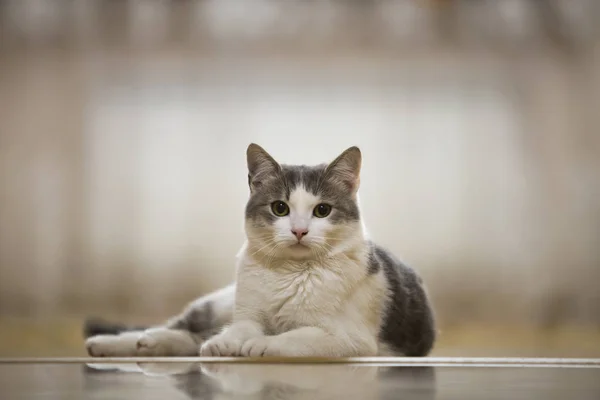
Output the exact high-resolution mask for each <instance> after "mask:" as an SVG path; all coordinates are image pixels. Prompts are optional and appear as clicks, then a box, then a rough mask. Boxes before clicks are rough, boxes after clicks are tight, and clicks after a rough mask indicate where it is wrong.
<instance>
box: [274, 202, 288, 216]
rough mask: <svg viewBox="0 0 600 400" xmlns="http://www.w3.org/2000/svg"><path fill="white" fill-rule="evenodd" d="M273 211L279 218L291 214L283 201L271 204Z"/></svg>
mask: <svg viewBox="0 0 600 400" xmlns="http://www.w3.org/2000/svg"><path fill="white" fill-rule="evenodd" d="M271 211H273V214H275V215H277V216H278V217H285V216H286V215H288V214H289V213H290V208H289V207H288V205H287V204H285V203H284V202H283V201H281V200H277V201H274V202H273V203H271Z"/></svg>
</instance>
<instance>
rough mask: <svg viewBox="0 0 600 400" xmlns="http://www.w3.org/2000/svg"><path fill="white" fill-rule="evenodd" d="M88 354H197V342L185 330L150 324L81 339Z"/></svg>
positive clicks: (98, 355)
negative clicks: (143, 329) (139, 330)
mask: <svg viewBox="0 0 600 400" xmlns="http://www.w3.org/2000/svg"><path fill="white" fill-rule="evenodd" d="M85 346H86V348H87V352H88V354H89V355H90V356H92V357H169V356H171V357H177V356H197V355H198V345H197V343H196V342H195V341H194V340H193V339H192V337H191V336H190V334H189V333H188V332H185V331H179V330H173V329H166V328H153V329H148V330H146V331H144V332H126V333H122V334H120V335H99V336H94V337H91V338H89V339H88V340H87V341H86V342H85Z"/></svg>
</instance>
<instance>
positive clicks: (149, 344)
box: [86, 284, 235, 357]
mask: <svg viewBox="0 0 600 400" xmlns="http://www.w3.org/2000/svg"><path fill="white" fill-rule="evenodd" d="M234 301H235V285H234V284H232V285H229V286H227V287H225V288H223V289H220V290H218V291H216V292H213V293H211V294H209V295H207V296H203V297H201V298H199V299H197V300H195V301H194V302H192V303H191V304H189V305H188V306H187V307H186V308H185V310H184V311H183V312H182V313H181V314H180V315H178V316H176V317H174V318H172V319H170V320H169V321H168V322H167V323H166V324H165V325H163V326H158V327H153V328H150V329H146V330H139V331H127V332H123V333H120V334H118V335H97V336H92V337H90V338H89V339H87V341H86V348H87V351H88V353H89V355H91V356H93V357H150V356H154V357H156V356H196V355H198V348H199V346H200V344H201V343H202V342H203V340H205V339H206V338H207V337H209V336H211V335H212V334H214V333H216V332H218V331H219V330H220V329H222V327H223V326H224V325H226V324H228V323H229V322H230V321H231V316H232V314H233V304H234Z"/></svg>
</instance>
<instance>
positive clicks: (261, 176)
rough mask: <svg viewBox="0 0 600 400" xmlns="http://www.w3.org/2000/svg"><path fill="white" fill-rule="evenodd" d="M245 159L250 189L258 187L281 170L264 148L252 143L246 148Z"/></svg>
mask: <svg viewBox="0 0 600 400" xmlns="http://www.w3.org/2000/svg"><path fill="white" fill-rule="evenodd" d="M246 161H247V163H248V186H250V191H253V190H254V189H256V188H257V187H259V186H260V185H261V184H262V183H264V181H265V180H267V179H270V178H274V177H276V176H278V174H279V172H280V171H281V167H280V166H279V164H278V163H277V161H275V159H274V158H273V157H271V155H270V154H269V153H267V152H266V151H265V149H263V148H262V147H260V146H259V145H257V144H254V143H251V144H250V145H249V146H248V149H247V150H246Z"/></svg>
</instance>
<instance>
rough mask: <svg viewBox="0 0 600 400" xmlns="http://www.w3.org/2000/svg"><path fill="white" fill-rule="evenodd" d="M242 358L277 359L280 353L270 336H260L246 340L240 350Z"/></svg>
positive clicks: (275, 342)
mask: <svg viewBox="0 0 600 400" xmlns="http://www.w3.org/2000/svg"><path fill="white" fill-rule="evenodd" d="M240 355H241V356H242V357H279V356H282V355H283V354H282V351H281V349H280V348H279V346H278V345H277V341H276V340H275V338H274V337H272V336H260V337H255V338H252V339H248V340H247V341H246V342H245V343H244V344H243V345H242V348H241V351H240Z"/></svg>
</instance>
